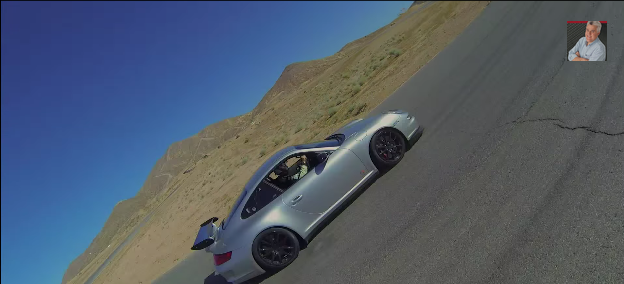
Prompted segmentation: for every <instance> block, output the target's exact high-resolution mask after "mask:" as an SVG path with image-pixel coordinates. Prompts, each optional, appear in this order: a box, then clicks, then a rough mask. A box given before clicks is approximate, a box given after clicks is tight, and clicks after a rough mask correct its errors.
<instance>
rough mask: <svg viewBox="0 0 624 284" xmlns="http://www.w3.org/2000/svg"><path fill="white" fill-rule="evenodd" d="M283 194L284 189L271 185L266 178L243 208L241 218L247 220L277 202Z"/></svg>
mask: <svg viewBox="0 0 624 284" xmlns="http://www.w3.org/2000/svg"><path fill="white" fill-rule="evenodd" d="M282 193H284V191H283V190H282V189H280V188H278V187H277V186H275V185H272V184H271V183H269V182H268V181H267V179H266V178H265V179H263V180H262V181H261V182H260V184H258V186H257V187H256V189H255V190H254V191H253V192H252V193H251V196H249V199H248V200H247V203H246V204H245V207H243V212H242V213H241V218H243V219H246V218H248V217H249V216H251V215H253V214H255V213H256V212H258V211H260V210H261V209H262V208H264V207H265V206H267V205H268V204H269V203H271V201H273V200H275V198H277V197H278V196H280V195H282Z"/></svg>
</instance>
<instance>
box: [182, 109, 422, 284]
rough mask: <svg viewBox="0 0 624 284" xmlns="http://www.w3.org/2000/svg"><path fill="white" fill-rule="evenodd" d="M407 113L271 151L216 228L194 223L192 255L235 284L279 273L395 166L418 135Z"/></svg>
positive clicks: (363, 122) (383, 116)
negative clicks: (210, 260)
mask: <svg viewBox="0 0 624 284" xmlns="http://www.w3.org/2000/svg"><path fill="white" fill-rule="evenodd" d="M422 133H423V131H422V127H421V126H420V125H419V124H418V122H417V121H416V119H415V118H414V117H413V116H412V115H411V114H409V113H408V112H405V111H401V110H391V111H387V112H384V113H382V114H379V115H375V116H372V117H369V118H366V119H358V120H354V121H352V122H350V123H348V124H347V125H345V126H343V127H342V128H340V129H339V130H337V131H336V132H334V133H333V134H331V135H330V136H328V137H327V138H326V139H325V140H323V141H320V142H316V143H310V144H303V145H296V146H289V147H287V148H285V149H282V150H280V151H278V152H277V153H275V154H274V155H273V156H271V157H270V158H268V160H267V161H266V162H265V163H264V164H263V165H262V166H260V168H259V169H258V170H257V171H256V172H255V173H254V175H253V176H252V177H251V178H250V179H249V181H248V182H247V184H246V185H245V187H244V188H243V190H242V192H241V194H240V196H239V197H238V199H237V200H236V202H235V204H234V206H233V207H232V210H231V212H230V213H229V216H228V217H227V218H225V219H224V220H223V221H222V222H221V224H220V225H218V226H217V225H216V224H215V222H216V221H217V218H216V217H212V218H210V219H208V220H207V221H206V222H204V223H203V224H201V225H200V229H199V232H198V233H197V238H196V239H195V242H194V244H193V246H192V248H191V249H192V250H205V251H206V252H210V253H212V254H213V257H214V262H215V269H216V273H217V274H220V275H222V276H223V277H224V278H225V279H226V280H227V281H229V282H233V283H241V282H243V281H246V280H249V279H251V278H253V277H256V276H258V275H261V274H263V273H265V272H267V271H271V272H273V271H277V270H280V269H283V268H285V267H286V266H288V265H289V264H290V263H292V262H293V261H294V260H295V258H297V256H298V254H299V251H300V250H301V249H302V247H304V246H305V245H306V244H307V242H308V241H309V240H310V239H311V238H312V237H313V235H314V234H315V233H316V232H317V230H318V229H319V228H321V226H319V224H321V222H322V221H323V220H325V219H327V217H328V216H330V215H331V214H332V212H334V211H335V210H336V209H337V208H338V207H339V206H340V205H341V204H343V203H344V202H345V200H346V199H348V198H349V197H350V196H351V195H353V193H354V192H356V191H357V190H358V189H360V188H362V187H363V186H364V185H365V184H366V183H367V182H369V181H371V179H372V178H373V177H374V176H376V175H378V174H380V173H383V172H385V171H387V170H389V169H390V168H392V167H393V166H395V165H397V164H398V163H399V162H400V161H401V160H402V159H403V156H404V155H405V153H406V151H407V150H408V149H409V147H411V145H413V144H414V143H415V142H416V140H418V139H419V138H420V136H421V135H422Z"/></svg>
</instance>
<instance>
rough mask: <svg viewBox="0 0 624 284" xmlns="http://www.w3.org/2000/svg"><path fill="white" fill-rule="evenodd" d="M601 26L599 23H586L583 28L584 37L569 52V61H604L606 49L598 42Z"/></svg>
mask: <svg viewBox="0 0 624 284" xmlns="http://www.w3.org/2000/svg"><path fill="white" fill-rule="evenodd" d="M601 28H602V24H600V22H599V21H588V22H587V27H585V37H582V38H581V39H580V40H579V41H578V42H577V43H576V45H574V47H573V48H572V49H570V52H568V60H570V61H605V58H606V56H607V48H606V47H605V45H604V44H603V43H602V42H601V41H600V39H599V38H598V35H599V34H600V29H601Z"/></svg>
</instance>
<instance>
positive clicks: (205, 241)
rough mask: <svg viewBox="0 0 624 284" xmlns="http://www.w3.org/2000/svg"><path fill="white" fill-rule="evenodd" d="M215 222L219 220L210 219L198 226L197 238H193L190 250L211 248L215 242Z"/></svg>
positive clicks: (215, 218)
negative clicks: (193, 241)
mask: <svg viewBox="0 0 624 284" xmlns="http://www.w3.org/2000/svg"><path fill="white" fill-rule="evenodd" d="M217 220H219V218H217V217H212V218H210V219H208V220H207V221H206V222H204V223H202V224H201V225H199V231H198V232H197V237H196V238H195V243H193V246H192V247H191V250H202V249H205V248H207V247H209V246H211V245H212V244H213V243H214V242H215V237H216V234H217V226H216V225H215V222H216V221H217Z"/></svg>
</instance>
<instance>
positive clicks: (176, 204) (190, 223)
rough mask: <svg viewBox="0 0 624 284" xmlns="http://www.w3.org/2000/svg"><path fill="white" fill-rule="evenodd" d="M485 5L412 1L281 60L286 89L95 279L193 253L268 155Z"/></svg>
mask: <svg viewBox="0 0 624 284" xmlns="http://www.w3.org/2000/svg"><path fill="white" fill-rule="evenodd" d="M488 3H489V2H488V1H485V2H435V3H433V4H430V5H427V4H419V5H415V6H413V7H411V8H410V9H409V10H408V11H407V12H405V13H403V14H402V15H401V16H400V17H398V18H397V19H396V20H394V21H393V22H392V23H390V24H389V25H387V26H385V27H383V28H381V29H380V30H378V31H376V32H374V33H372V34H371V35H368V36H366V37H364V38H362V39H358V40H356V41H354V42H352V43H349V44H348V45H346V46H345V48H343V50H341V51H340V52H338V53H337V54H335V55H332V56H329V57H326V58H323V59H319V60H315V61H310V62H303V63H297V64H293V65H292V68H286V70H285V71H284V72H285V74H283V75H282V76H283V77H284V76H286V75H287V76H288V78H294V79H291V81H290V82H293V80H295V81H296V82H302V83H300V84H294V85H292V84H290V85H284V86H276V87H280V88H282V89H283V91H281V92H279V93H277V94H275V95H272V96H271V97H265V99H263V102H261V103H262V104H263V107H262V108H260V107H258V108H256V109H255V110H254V112H257V113H256V116H255V117H254V118H253V122H252V123H251V124H250V125H249V126H247V127H246V128H245V129H244V130H243V131H242V132H240V133H239V135H237V136H236V137H234V138H232V139H230V140H229V141H226V142H225V143H223V144H222V145H221V146H219V148H218V149H215V150H214V151H212V152H210V153H208V154H206V155H205V156H204V158H203V159H200V160H199V161H198V162H197V163H196V165H195V167H194V168H193V170H192V171H191V172H188V173H186V174H179V175H178V176H175V177H173V178H172V180H171V182H170V183H169V187H168V189H167V191H166V192H165V193H163V194H162V195H161V196H159V198H160V199H159V200H158V201H162V199H164V198H163V197H162V196H165V195H168V193H171V192H174V193H173V194H172V195H171V196H170V198H168V199H167V200H166V201H165V202H163V203H162V205H161V206H160V207H159V208H158V210H157V212H156V213H155V214H154V216H153V217H152V218H151V219H150V221H149V222H148V223H147V224H146V225H145V226H143V228H142V229H141V230H140V232H139V233H138V234H137V235H136V237H135V238H134V239H133V240H132V241H131V242H130V243H129V244H128V245H127V246H125V248H124V249H123V250H122V251H121V252H120V253H118V254H117V255H116V257H115V258H114V259H113V260H112V261H111V262H110V264H109V265H108V266H107V267H106V268H105V269H104V270H103V271H102V273H101V274H100V276H99V277H98V278H97V279H96V281H95V282H94V283H97V284H100V283H150V282H151V281H153V280H154V279H156V278H158V277H159V276H160V275H162V274H163V273H165V272H166V271H167V270H169V269H170V268H172V267H173V266H174V265H176V263H177V262H179V261H181V260H183V259H184V258H185V257H186V256H188V255H189V254H190V253H191V252H192V251H191V250H190V247H191V245H192V242H193V241H194V238H195V235H196V233H197V228H198V225H199V224H200V223H202V222H203V221H205V220H206V219H208V218H209V217H212V216H217V217H219V219H223V218H224V217H225V216H226V215H227V213H228V212H229V210H230V208H231V206H232V205H233V204H232V203H233V201H234V200H235V199H236V197H237V196H238V194H239V193H240V191H241V189H242V188H243V186H244V184H245V183H246V182H247V180H248V179H249V178H250V177H251V175H252V174H253V172H254V171H255V169H257V168H258V167H259V166H260V165H261V164H262V163H263V162H264V161H265V160H266V159H267V158H268V157H270V156H271V154H272V153H274V152H276V151H278V150H280V149H282V148H283V147H285V146H288V145H293V144H300V143H306V142H311V141H313V140H322V139H323V138H324V137H326V135H328V134H330V133H332V132H333V131H335V130H336V129H337V128H338V127H340V126H342V125H344V124H346V123H347V122H349V121H351V120H353V119H356V118H360V117H363V116H365V115H366V114H367V113H368V111H369V110H371V109H372V108H374V107H375V106H377V105H378V104H379V103H381V102H382V101H383V100H384V99H385V98H387V97H388V96H389V95H391V94H392V93H393V92H394V91H395V90H396V89H397V88H398V87H400V86H401V85H402V84H403V83H404V82H406V81H407V80H408V79H409V78H410V77H411V76H412V75H413V74H414V73H416V72H418V70H419V69H420V68H421V67H422V66H424V65H425V64H426V63H427V62H428V61H429V60H431V59H432V58H433V57H435V56H436V54H438V52H440V51H441V50H442V49H443V48H444V47H445V46H446V45H447V44H448V43H450V42H451V41H452V40H453V39H454V38H455V37H456V36H457V35H458V34H460V33H461V32H462V31H463V30H464V29H465V28H466V27H467V26H468V25H469V24H470V23H471V22H472V20H473V19H475V18H476V17H477V16H478V15H479V14H480V13H481V11H482V10H483V9H484V8H485V7H486V6H487V4H488ZM423 5H427V6H426V7H423ZM419 9H420V10H419ZM289 67H291V66H289ZM310 74H312V75H310ZM297 80H298V81H297ZM278 83H280V80H278V82H277V83H276V84H278ZM276 87H274V88H276ZM124 238H125V236H123V235H120V236H118V237H116V238H115V241H114V242H113V245H111V248H109V249H106V250H105V251H104V252H103V253H101V254H100V255H98V256H97V257H96V258H95V260H94V261H93V262H91V263H90V264H89V265H88V266H87V267H86V268H85V269H83V270H82V271H81V272H80V274H79V275H78V276H76V277H75V278H74V279H72V280H71V281H69V282H68V283H71V284H74V283H84V282H85V281H86V279H87V278H88V276H90V275H91V273H92V272H93V271H95V269H97V267H98V266H99V264H100V263H102V262H103V261H104V259H106V257H108V255H110V253H111V252H112V248H113V247H116V244H118V243H120V242H121V241H122V240H123V239H124Z"/></svg>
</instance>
